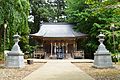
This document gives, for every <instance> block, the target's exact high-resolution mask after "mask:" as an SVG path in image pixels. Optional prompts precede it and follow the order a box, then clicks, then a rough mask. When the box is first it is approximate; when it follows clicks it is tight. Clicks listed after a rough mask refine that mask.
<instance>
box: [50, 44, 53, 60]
mask: <svg viewBox="0 0 120 80" xmlns="http://www.w3.org/2000/svg"><path fill="white" fill-rule="evenodd" d="M52 52H53V43H52V42H51V54H50V57H51V58H52V57H53V54H52Z"/></svg>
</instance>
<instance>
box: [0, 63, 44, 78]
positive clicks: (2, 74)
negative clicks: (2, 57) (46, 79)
mask: <svg viewBox="0 0 120 80" xmlns="http://www.w3.org/2000/svg"><path fill="white" fill-rule="evenodd" d="M43 64H44V63H34V64H31V65H28V64H26V66H25V68H22V69H6V68H2V67H0V80H21V79H23V78H24V77H25V76H27V75H29V74H30V73H31V72H33V71H34V70H36V69H38V68H39V67H41V66H42V65H43Z"/></svg>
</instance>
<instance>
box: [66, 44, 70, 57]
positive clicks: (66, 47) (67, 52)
mask: <svg viewBox="0 0 120 80" xmlns="http://www.w3.org/2000/svg"><path fill="white" fill-rule="evenodd" d="M65 47H66V51H65V52H66V58H68V57H69V56H68V43H66V45H65Z"/></svg>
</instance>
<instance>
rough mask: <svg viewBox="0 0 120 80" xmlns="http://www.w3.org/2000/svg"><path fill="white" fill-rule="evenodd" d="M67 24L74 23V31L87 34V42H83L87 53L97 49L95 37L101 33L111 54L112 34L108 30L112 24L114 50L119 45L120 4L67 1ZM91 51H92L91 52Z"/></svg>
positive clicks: (100, 0)
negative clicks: (113, 27)
mask: <svg viewBox="0 0 120 80" xmlns="http://www.w3.org/2000/svg"><path fill="white" fill-rule="evenodd" d="M67 7H68V8H67V9H66V13H67V14H68V15H67V22H69V23H74V24H75V25H76V30H78V31H81V32H84V33H87V34H88V35H89V38H90V39H89V40H87V41H86V42H85V44H86V46H85V49H87V51H88V52H92V53H93V52H94V51H95V50H96V49H97V46H98V41H97V39H96V36H97V35H98V34H99V33H100V32H103V33H104V34H105V35H106V41H105V44H106V46H107V48H108V49H109V50H110V51H111V52H113V50H114V49H113V45H114V43H113V32H112V30H110V27H111V24H114V26H115V28H116V29H115V30H114V36H115V46H116V50H119V49H118V45H119V44H120V40H119V39H120V2H119V1H118V0H69V1H68V0H67ZM91 50H92V51H91Z"/></svg>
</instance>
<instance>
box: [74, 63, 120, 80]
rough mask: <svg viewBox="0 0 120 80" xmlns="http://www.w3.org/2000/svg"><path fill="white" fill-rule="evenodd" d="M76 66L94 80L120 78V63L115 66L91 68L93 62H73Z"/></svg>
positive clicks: (117, 79) (119, 79)
mask: <svg viewBox="0 0 120 80" xmlns="http://www.w3.org/2000/svg"><path fill="white" fill-rule="evenodd" d="M73 64H74V65H76V66H77V67H78V68H80V69H82V70H83V71H85V72H86V73H87V74H89V75H90V76H91V77H93V78H94V79H95V80H120V64H119V65H118V64H117V65H115V64H114V67H115V68H109V69H96V68H93V67H92V65H93V63H73Z"/></svg>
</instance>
